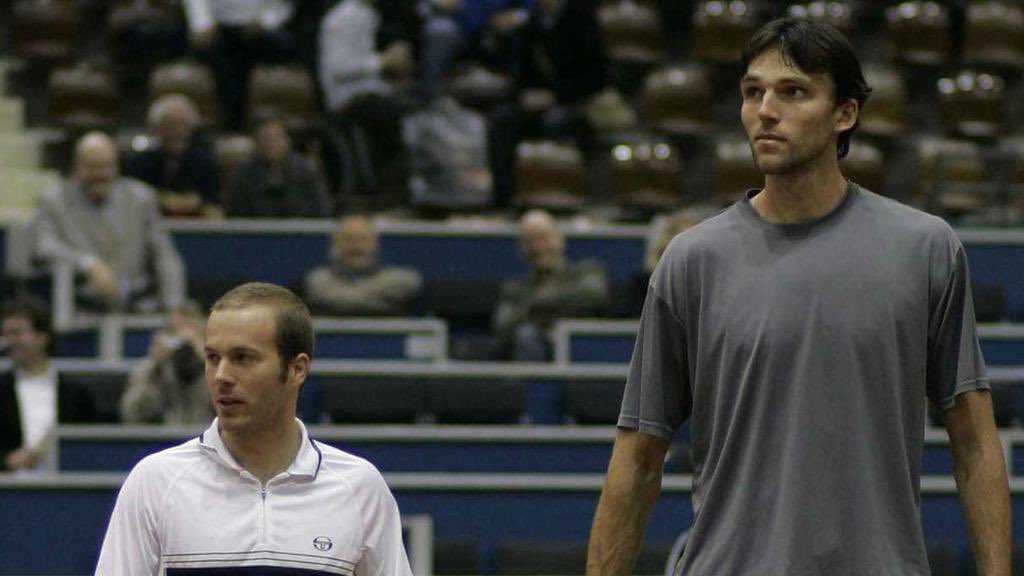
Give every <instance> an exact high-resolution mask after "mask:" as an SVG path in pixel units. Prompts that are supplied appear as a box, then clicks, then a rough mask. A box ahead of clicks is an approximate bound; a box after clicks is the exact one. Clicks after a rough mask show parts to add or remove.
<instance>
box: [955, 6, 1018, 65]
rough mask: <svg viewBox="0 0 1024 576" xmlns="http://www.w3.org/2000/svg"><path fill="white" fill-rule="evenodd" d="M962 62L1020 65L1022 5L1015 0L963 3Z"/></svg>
mask: <svg viewBox="0 0 1024 576" xmlns="http://www.w3.org/2000/svg"><path fill="white" fill-rule="evenodd" d="M966 16H967V17H966V24H965V31H964V35H965V38H964V62H965V63H967V64H969V65H983V66H1000V67H1007V68H1014V69H1017V70H1019V69H1022V68H1024V6H1022V5H1021V4H1020V3H1019V2H1006V1H1000V0H972V1H971V2H969V3H968V4H967V14H966Z"/></svg>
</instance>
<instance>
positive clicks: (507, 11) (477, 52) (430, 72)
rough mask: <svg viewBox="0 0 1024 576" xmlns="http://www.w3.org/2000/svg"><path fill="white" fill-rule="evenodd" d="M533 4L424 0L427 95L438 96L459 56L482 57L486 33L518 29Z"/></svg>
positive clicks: (506, 0)
mask: <svg viewBox="0 0 1024 576" xmlns="http://www.w3.org/2000/svg"><path fill="white" fill-rule="evenodd" d="M531 5H532V2H530V1H523V0H422V6H423V8H422V10H423V12H424V13H425V18H424V23H423V48H422V50H421V65H420V83H421V87H422V89H423V93H424V94H425V95H426V96H427V97H434V96H437V95H438V94H439V92H440V89H441V84H442V83H443V81H444V78H445V77H446V76H447V75H448V73H449V72H450V71H451V67H452V63H453V62H454V61H455V60H456V58H458V57H460V56H462V55H469V56H471V57H474V58H475V57H479V56H482V52H484V50H483V49H482V45H483V44H484V42H483V40H484V36H485V35H487V34H493V35H495V36H499V37H504V36H506V35H508V34H511V33H512V32H514V31H516V30H518V29H519V28H520V27H521V26H522V25H524V24H525V23H526V22H527V21H528V19H529V10H528V7H529V6H531ZM524 6H525V7H524ZM492 50H497V47H494V48H492Z"/></svg>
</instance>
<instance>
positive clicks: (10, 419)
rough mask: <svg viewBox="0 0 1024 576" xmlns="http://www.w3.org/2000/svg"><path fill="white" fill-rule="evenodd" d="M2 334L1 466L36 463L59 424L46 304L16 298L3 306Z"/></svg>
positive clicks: (26, 466) (14, 467) (25, 466)
mask: <svg viewBox="0 0 1024 576" xmlns="http://www.w3.org/2000/svg"><path fill="white" fill-rule="evenodd" d="M0 320H2V323H0V337H2V338H3V345H4V348H5V349H6V351H7V356H8V357H9V358H10V360H11V366H12V368H13V369H12V370H7V371H5V372H3V373H0V470H22V469H33V468H38V467H39V466H40V464H41V463H42V462H43V461H44V459H45V456H46V452H47V449H48V448H49V446H50V440H51V437H52V434H53V430H54V428H55V427H56V425H57V372H56V370H54V368H53V366H52V365H51V364H50V350H51V348H52V345H53V335H52V334H51V333H50V318H49V313H48V311H47V310H46V307H45V306H44V305H43V304H42V303H41V302H39V301H37V300H35V299H28V298H16V299H13V300H10V301H8V302H6V303H5V304H4V306H3V310H2V318H0Z"/></svg>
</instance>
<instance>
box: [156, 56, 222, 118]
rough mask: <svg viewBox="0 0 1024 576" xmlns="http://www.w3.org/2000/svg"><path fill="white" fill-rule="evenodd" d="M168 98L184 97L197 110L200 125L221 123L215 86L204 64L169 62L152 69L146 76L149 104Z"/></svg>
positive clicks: (211, 74)
mask: <svg viewBox="0 0 1024 576" xmlns="http://www.w3.org/2000/svg"><path fill="white" fill-rule="evenodd" d="M168 94H184V95H185V96H188V97H189V99H190V100H192V102H194V103H195V105H196V107H197V108H198V109H199V116H200V118H201V119H202V124H203V125H204V126H206V127H211V126H216V125H217V124H218V123H219V121H220V114H219V112H218V105H217V83H216V82H215V81H214V79H213V73H212V72H210V68H209V67H208V66H206V65H205V64H199V63H198V62H189V61H181V62H169V63H167V64H161V65H159V66H157V67H156V68H154V69H153V72H152V73H151V74H150V76H149V101H150V102H151V103H152V102H155V101H157V100H158V99H159V98H160V97H161V96H166V95H168Z"/></svg>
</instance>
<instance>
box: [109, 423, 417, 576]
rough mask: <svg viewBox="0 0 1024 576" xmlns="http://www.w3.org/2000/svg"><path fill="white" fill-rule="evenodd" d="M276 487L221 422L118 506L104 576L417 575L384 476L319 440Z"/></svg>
mask: <svg viewBox="0 0 1024 576" xmlns="http://www.w3.org/2000/svg"><path fill="white" fill-rule="evenodd" d="M299 427H300V429H301V430H302V444H301V447H300V448H299V452H298V454H297V455H296V457H295V461H294V462H292V464H291V466H289V467H288V470H286V471H285V472H282V473H281V474H278V475H277V476H275V477H274V478H271V479H270V481H268V482H267V484H266V485H265V486H261V484H260V482H259V480H257V479H256V478H255V477H254V476H253V475H251V474H249V473H248V472H246V471H245V470H244V469H243V468H242V467H241V466H239V465H238V463H237V462H236V461H235V459H234V458H233V457H232V456H231V454H230V452H228V449H227V447H226V446H225V445H224V442H223V441H222V439H221V437H220V433H219V432H218V429H217V420H214V421H213V424H212V425H211V426H210V427H209V428H207V429H206V431H205V432H203V434H202V435H200V436H199V437H198V438H194V439H192V440H190V441H188V442H185V443H184V444H181V445H179V446H175V447H174V448H169V449H167V450H163V451H161V452H157V453H156V454H152V455H150V456H147V457H146V458H144V459H143V460H142V461H141V462H139V463H138V464H137V465H136V466H135V468H134V469H132V471H131V473H130V474H129V475H128V478H127V479H126V480H125V482H124V485H123V486H122V487H121V491H120V493H119V494H118V497H117V504H116V505H115V506H114V512H113V514H112V516H111V519H110V525H109V527H108V528H107V535H106V538H105V539H104V541H103V549H102V551H101V552H100V559H99V563H98V565H97V567H96V574H97V575H104V576H106V575H119V576H120V575H124V576H129V575H131V576H139V575H146V574H152V575H158V574H159V575H166V576H176V575H177V576H182V575H188V576H193V575H194V576H202V575H204V574H225V573H227V572H225V569H230V573H231V574H253V575H256V574H270V573H273V574H290V573H291V572H290V571H289V570H295V571H296V573H300V574H303V575H307V574H308V575H310V576H313V575H317V574H331V575H335V574H341V575H345V576H371V575H382V576H383V575H387V576H412V571H411V570H410V568H409V561H408V559H407V558H406V555H405V548H404V547H403V546H402V528H401V519H400V517H399V514H398V506H397V505H396V503H395V499H394V497H393V496H392V495H391V492H390V490H388V487H387V485H386V484H385V483H384V478H383V477H381V475H380V472H378V471H377V469H376V468H375V467H374V466H373V465H372V464H370V463H369V462H367V461H366V460H363V459H362V458H357V457H355V456H352V455H351V454H347V453H345V452H342V451H341V450H338V449H337V448H332V447H330V446H327V445H324V444H321V443H320V442H317V441H315V440H312V439H310V438H309V435H308V434H307V432H306V427H305V426H303V425H302V423H301V422H299Z"/></svg>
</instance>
